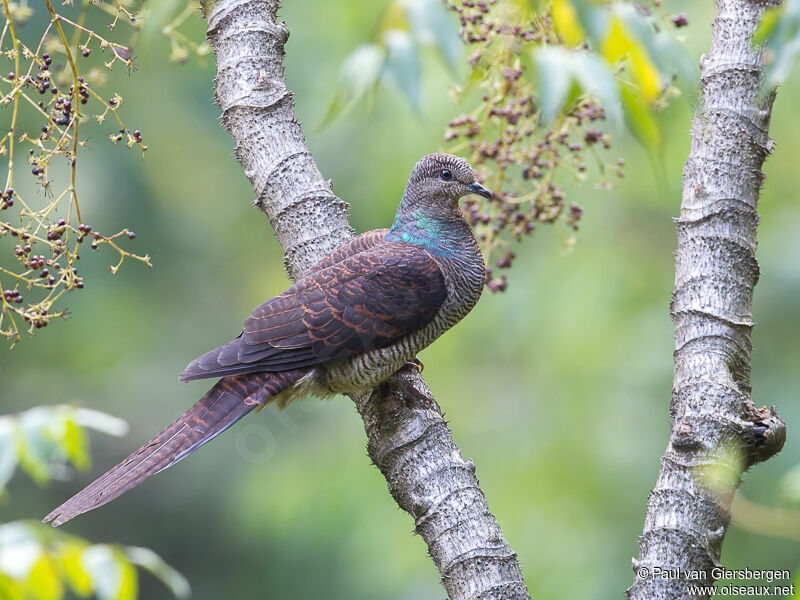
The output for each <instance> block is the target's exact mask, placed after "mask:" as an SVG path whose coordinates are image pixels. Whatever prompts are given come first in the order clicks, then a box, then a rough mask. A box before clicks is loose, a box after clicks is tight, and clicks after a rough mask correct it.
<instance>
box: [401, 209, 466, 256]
mask: <svg viewBox="0 0 800 600" xmlns="http://www.w3.org/2000/svg"><path fill="white" fill-rule="evenodd" d="M426 213H427V211H424V210H422V209H417V210H415V211H413V212H411V213H410V214H408V213H407V214H405V215H402V214H401V213H400V212H399V211H398V213H397V216H396V217H395V218H394V223H392V227H391V229H390V230H389V233H387V234H386V240H387V241H389V242H406V243H408V244H414V245H416V246H422V247H423V248H426V249H428V250H430V251H431V252H435V253H436V254H439V255H442V256H450V255H451V254H452V253H453V247H452V244H451V243H450V241H451V238H452V234H451V233H450V232H449V231H448V229H449V228H448V223H447V222H446V221H444V220H442V219H440V218H437V217H435V216H432V215H430V214H426Z"/></svg>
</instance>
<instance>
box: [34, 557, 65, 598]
mask: <svg viewBox="0 0 800 600" xmlns="http://www.w3.org/2000/svg"><path fill="white" fill-rule="evenodd" d="M27 588H28V590H29V591H30V592H32V593H33V595H34V596H35V597H36V598H38V599H39V600H61V598H62V597H63V596H64V586H63V585H62V583H61V579H60V578H59V577H58V573H57V572H56V570H55V568H54V567H53V563H52V561H51V560H50V558H49V557H48V556H47V555H46V554H43V555H42V556H40V557H39V560H37V561H36V563H35V564H34V565H33V568H31V570H30V573H28V585H27Z"/></svg>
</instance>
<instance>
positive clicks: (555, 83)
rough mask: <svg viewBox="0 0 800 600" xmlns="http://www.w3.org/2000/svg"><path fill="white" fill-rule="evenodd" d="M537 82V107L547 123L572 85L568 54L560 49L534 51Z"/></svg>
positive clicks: (564, 99)
mask: <svg viewBox="0 0 800 600" xmlns="http://www.w3.org/2000/svg"><path fill="white" fill-rule="evenodd" d="M534 60H535V62H536V67H537V73H538V80H539V107H540V109H541V115H542V117H541V118H542V121H544V122H545V123H549V122H550V121H552V120H553V118H555V116H556V115H557V114H558V111H559V110H560V109H561V107H562V106H563V105H564V102H565V101H566V99H567V96H568V94H569V90H570V86H571V84H572V68H571V64H570V57H569V53H568V52H567V51H566V50H563V49H562V48H541V49H539V50H537V51H535V54H534Z"/></svg>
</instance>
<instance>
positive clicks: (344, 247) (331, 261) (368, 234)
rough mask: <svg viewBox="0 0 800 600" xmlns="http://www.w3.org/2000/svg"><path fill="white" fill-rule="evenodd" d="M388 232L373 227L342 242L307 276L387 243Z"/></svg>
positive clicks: (311, 269)
mask: <svg viewBox="0 0 800 600" xmlns="http://www.w3.org/2000/svg"><path fill="white" fill-rule="evenodd" d="M387 233H389V230H388V229H373V230H371V231H365V232H364V233H360V234H358V235H357V236H355V237H354V238H352V239H349V240H347V241H346V242H345V243H343V244H341V245H340V246H339V247H338V248H336V250H334V251H333V252H331V253H330V254H328V256H326V257H325V258H323V259H322V260H321V261H319V262H318V263H317V264H315V265H314V266H313V267H311V268H310V269H309V270H308V273H306V276H308V275H309V274H310V273H314V272H315V271H321V270H322V269H326V268H328V267H330V266H331V265H335V264H336V263H338V262H341V261H343V260H344V259H345V258H349V257H351V256H354V255H356V254H359V253H361V252H366V251H367V250H372V249H373V248H374V247H375V246H378V245H379V244H383V243H385V238H386V234H387Z"/></svg>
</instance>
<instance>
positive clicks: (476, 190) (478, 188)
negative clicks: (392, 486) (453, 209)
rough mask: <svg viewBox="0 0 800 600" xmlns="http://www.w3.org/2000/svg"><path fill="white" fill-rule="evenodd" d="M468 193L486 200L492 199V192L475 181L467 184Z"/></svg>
mask: <svg viewBox="0 0 800 600" xmlns="http://www.w3.org/2000/svg"><path fill="white" fill-rule="evenodd" d="M469 191H471V192H472V193H473V194H478V196H483V197H484V198H488V199H489V200H491V199H492V192H490V191H489V190H487V189H486V188H485V187H483V186H482V185H481V184H480V183H478V182H477V181H476V182H475V183H470V184H469Z"/></svg>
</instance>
